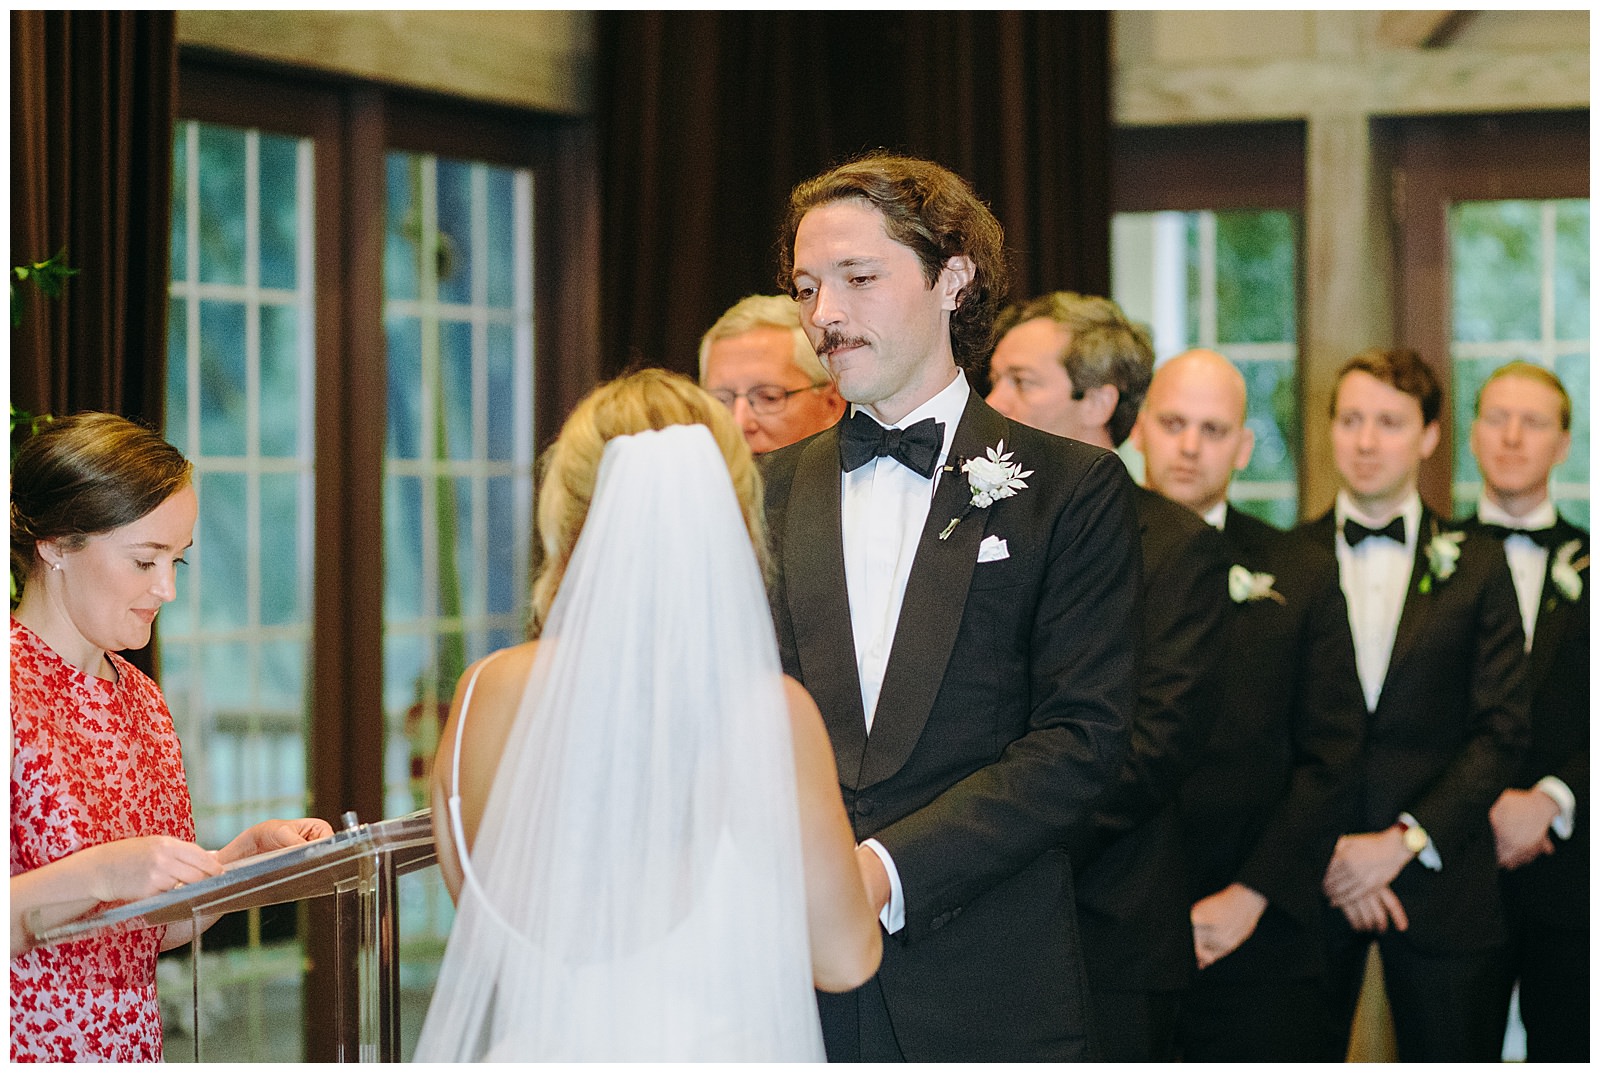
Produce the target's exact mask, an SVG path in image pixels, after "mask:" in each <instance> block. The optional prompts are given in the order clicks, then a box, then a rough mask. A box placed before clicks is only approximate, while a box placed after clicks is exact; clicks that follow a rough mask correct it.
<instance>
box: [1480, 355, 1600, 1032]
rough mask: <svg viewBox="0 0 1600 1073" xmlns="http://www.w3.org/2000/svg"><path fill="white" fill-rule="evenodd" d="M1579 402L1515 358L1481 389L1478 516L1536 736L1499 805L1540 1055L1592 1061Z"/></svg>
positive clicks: (1514, 980)
mask: <svg viewBox="0 0 1600 1073" xmlns="http://www.w3.org/2000/svg"><path fill="white" fill-rule="evenodd" d="M1571 426H1572V400H1571V398H1570V397H1568V395H1567V389H1566V388H1565V387H1564V386H1562V383H1561V381H1560V380H1559V379H1557V378H1556V375H1555V374H1554V373H1552V372H1550V370H1548V369H1545V368H1543V367H1542V366H1539V365H1533V364H1530V363H1528V362H1522V361H1517V362H1512V363H1511V364H1509V365H1504V366H1501V367H1500V368H1498V369H1496V370H1495V371H1494V372H1493V373H1491V374H1489V379H1488V380H1487V381H1485V382H1484V385H1483V387H1482V388H1481V389H1480V390H1479V392H1478V399H1477V406H1476V410H1475V417H1474V419H1473V422H1472V437H1471V443H1472V453H1473V456H1474V457H1476V458H1477V460H1478V469H1479V470H1480V471H1482V473H1483V494H1482V495H1481V496H1480V497H1479V499H1478V508H1477V513H1476V514H1475V515H1474V516H1473V518H1472V519H1471V520H1470V521H1468V522H1467V527H1468V528H1469V529H1475V530H1477V531H1478V532H1481V533H1483V534H1484V535H1486V536H1491V537H1494V538H1496V539H1498V540H1500V541H1501V542H1502V543H1503V546H1504V547H1505V553H1506V560H1507V562H1508V565H1509V566H1510V568H1511V577H1512V581H1513V582H1514V583H1515V584H1516V589H1517V604H1518V610H1519V611H1520V612H1521V614H1522V627H1523V631H1524V633H1525V635H1526V641H1525V645H1526V647H1527V649H1528V652H1529V663H1528V670H1529V678H1530V679H1531V681H1532V689H1533V703H1532V706H1531V713H1532V726H1533V744H1532V746H1531V748H1530V749H1529V750H1528V754H1527V756H1526V758H1525V759H1524V760H1523V762H1522V766H1521V767H1520V769H1519V770H1518V772H1517V775H1516V778H1515V780H1514V781H1513V782H1512V783H1511V786H1510V787H1509V788H1507V789H1505V790H1503V791H1501V793H1500V797H1499V799H1498V800H1496V801H1495V804H1494V807H1493V808H1491V809H1490V810H1489V822H1490V823H1491V824H1492V825H1493V827H1494V837H1495V846H1496V848H1497V850H1498V855H1499V859H1500V867H1501V869H1502V870H1503V871H1502V877H1501V890H1502V891H1503V893H1504V895H1505V901H1506V916H1507V923H1508V925H1509V928H1510V941H1509V942H1508V943H1507V946H1506V965H1505V971H1504V973H1503V974H1502V976H1501V978H1500V985H1501V996H1502V999H1501V1004H1502V1008H1505V1007H1506V1006H1508V1005H1509V1003H1510V1000H1511V990H1512V987H1513V985H1516V986H1517V988H1518V1005H1519V1007H1520V1009H1521V1012H1522V1023H1523V1026H1524V1027H1525V1028H1526V1029H1527V1034H1528V1060H1529V1061H1530V1062H1587V1061H1588V1060H1589V830H1588V824H1589V816H1590V812H1589V584H1588V582H1589V569H1588V561H1589V534H1588V533H1587V532H1586V531H1584V530H1583V529H1580V528H1578V527H1577V526H1575V525H1573V524H1572V523H1571V522H1569V521H1567V520H1566V519H1565V518H1563V517H1561V516H1560V515H1559V514H1557V513H1556V508H1555V504H1554V503H1553V502H1551V499H1550V471H1551V470H1552V469H1553V468H1554V467H1555V466H1556V465H1557V464H1558V463H1560V462H1562V461H1563V460H1564V459H1565V458H1566V457H1567V450H1568V448H1569V447H1570V446H1571V442H1572V432H1571Z"/></svg>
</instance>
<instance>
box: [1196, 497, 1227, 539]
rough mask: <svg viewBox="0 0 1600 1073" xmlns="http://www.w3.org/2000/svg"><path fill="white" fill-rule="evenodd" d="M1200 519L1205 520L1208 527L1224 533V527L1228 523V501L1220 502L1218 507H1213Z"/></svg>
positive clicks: (1222, 500) (1217, 504)
mask: <svg viewBox="0 0 1600 1073" xmlns="http://www.w3.org/2000/svg"><path fill="white" fill-rule="evenodd" d="M1200 517H1202V518H1204V519H1205V523H1206V524H1207V525H1209V526H1210V527H1211V528H1213V529H1215V530H1217V532H1219V533H1220V532H1221V531H1222V527H1223V526H1224V525H1226V524H1227V521H1228V501H1227V500H1226V499H1221V500H1218V501H1217V503H1216V505H1214V506H1213V507H1211V509H1210V510H1207V511H1206V512H1205V513H1204V514H1202V515H1200Z"/></svg>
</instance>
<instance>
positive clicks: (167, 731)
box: [11, 414, 332, 1062]
mask: <svg viewBox="0 0 1600 1073" xmlns="http://www.w3.org/2000/svg"><path fill="white" fill-rule="evenodd" d="M189 473H190V466H189V463H188V462H187V461H186V460H185V459H184V458H183V456H182V455H181V454H180V453H179V452H178V451H177V450H176V449H175V448H173V447H172V446H171V445H169V444H167V443H166V442H164V441H163V440H162V439H161V438H160V437H159V436H156V435H155V434H154V433H152V432H150V431H149V430H147V429H144V428H141V427H140V426H138V425H135V424H133V423H132V422H129V421H126V420H124V419H123V418H120V417H115V416H112V415H110V414H80V415H78V416H77V417H71V418H65V419H63V420H60V421H56V422H54V423H53V424H51V425H49V426H47V427H46V428H45V429H44V430H42V431H41V432H40V433H38V434H37V435H36V436H34V437H33V438H32V439H30V440H29V441H27V443H25V444H24V445H23V446H22V447H21V449H20V450H18V452H17V453H16V457H15V462H14V464H13V467H12V475H11V553H12V558H13V562H14V564H16V565H17V566H19V567H20V568H21V571H22V572H23V574H24V575H25V577H26V582H25V585H24V587H23V592H22V599H21V602H20V603H19V604H18V606H17V608H16V610H15V611H14V612H13V613H12V618H11V1059H12V1061H68V1062H70V1061H86V1060H105V1061H119V1062H132V1061H159V1060H160V1059H161V1018H160V1015H159V1013H158V1010H157V1007H156V989H155V968H156V954H157V952H158V951H160V950H163V949H167V948H169V947H173V946H177V945H180V944H182V943H185V942H187V941H189V939H190V938H191V935H190V932H191V926H190V925H172V926H169V927H167V928H164V929H163V928H154V929H149V930H145V931H138V932H127V933H123V934H115V935H111V936H106V937H98V938H91V939H84V940H80V941H77V942H70V943H62V944H59V945H56V946H47V947H37V948H35V947H33V946H32V944H31V940H30V937H29V932H28V930H27V928H26V927H25V926H24V924H25V921H26V919H27V915H28V914H29V913H30V912H31V911H33V910H39V911H40V914H41V916H42V917H43V918H44V921H45V923H56V922H60V921H64V920H69V919H72V918H73V917H76V916H79V915H81V914H83V913H86V912H88V911H90V910H92V909H94V908H95V907H97V906H100V905H103V904H106V903H113V904H114V903H118V902H126V901H132V900H134V899H137V898H143V897H148V896H149V895H152V894H156V893H159V892H161V891H164V890H171V889H173V888H174V887H176V886H179V885H181V884H184V883H189V882H193V881H195V880H199V879H204V878H205V877H206V876H211V875H216V874H218V873H219V872H221V871H222V867H223V865H225V864H227V863H228V862H230V861H233V860H238V859H240V858H243V857H248V856H251V855H253V854H256V853H261V852H265V851H267V850H272V849H278V848H281V847H283V846H289V845H295V844H297V843H299V842H303V841H310V840H312V839H315V838H321V837H324V836H326V835H329V834H331V833H332V831H331V829H330V828H329V826H328V824H327V823H325V822H324V821H322V820H315V819H304V820H293V821H284V820H268V821H265V822H263V823H259V824H256V825H255V826H254V827H251V828H250V829H249V830H247V831H245V832H244V833H243V834H241V835H240V836H239V837H238V838H236V839H234V840H233V841H232V842H230V843H229V844H228V845H227V846H225V847H223V848H222V849H220V850H217V851H215V852H211V851H208V850H205V849H202V848H201V847H199V846H197V845H195V843H194V834H195V832H194V818H193V815H192V813H191V811H190V805H189V790H188V786H187V784H186V783H185V781H184V775H183V758H182V754H181V752H180V750H179V747H178V738H177V735H176V734H175V733H174V731H173V726H172V716H171V714H170V713H169V712H168V710H167V705H166V701H165V700H163V699H162V696H161V691H160V690H159V689H158V688H157V687H156V684H155V683H154V682H152V681H151V680H150V679H149V678H148V677H146V676H145V675H144V674H142V673H140V672H139V670H138V669H136V668H135V667H134V666H133V665H132V664H130V663H129V662H128V661H127V660H125V659H123V658H122V657H121V656H119V655H117V654H116V653H117V652H119V651H121V650H123V649H130V648H142V647H144V646H145V645H146V644H148V643H149V641H150V630H151V625H152V623H154V621H155V617H156V613H157V611H158V610H159V609H160V608H161V605H162V604H164V603H166V602H167V601H169V600H171V599H173V598H174V596H175V595H176V590H175V583H176V578H175V574H176V570H177V565H178V564H179V563H181V562H182V561H183V559H182V556H183V553H184V551H185V550H186V549H187V548H188V547H189V545H190V543H191V537H192V534H193V532H194V524H195V517H196V513H197V503H196V499H195V493H194V489H193V487H191V485H190V482H189Z"/></svg>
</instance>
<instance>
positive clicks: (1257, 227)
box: [1111, 209, 1300, 529]
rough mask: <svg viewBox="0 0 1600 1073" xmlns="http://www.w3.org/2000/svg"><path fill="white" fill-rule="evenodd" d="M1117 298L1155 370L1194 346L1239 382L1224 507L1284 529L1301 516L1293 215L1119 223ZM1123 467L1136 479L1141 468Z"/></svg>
mask: <svg viewBox="0 0 1600 1073" xmlns="http://www.w3.org/2000/svg"><path fill="white" fill-rule="evenodd" d="M1111 237H1112V262H1111V263H1112V268H1111V278H1112V298H1113V300H1115V301H1116V303H1117V304H1118V305H1119V306H1121V307H1122V309H1123V311H1124V312H1125V313H1127V314H1128V316H1130V317H1132V318H1133V319H1134V320H1137V321H1140V322H1142V323H1144V324H1146V325H1147V326H1148V327H1149V328H1150V333H1151V341H1152V343H1153V345H1154V347H1155V353H1156V364H1157V365H1158V366H1159V365H1160V364H1161V363H1162V362H1163V361H1165V360H1166V359H1168V358H1170V357H1172V356H1173V355H1175V354H1178V353H1181V352H1182V351H1184V350H1188V349H1191V348H1194V347H1205V348H1207V349H1211V350H1216V351H1218V352H1220V353H1221V354H1223V355H1224V356H1226V357H1227V358H1228V359H1229V360H1230V361H1232V362H1233V363H1234V364H1235V365H1236V366H1238V368H1239V370H1240V371H1241V372H1242V373H1243V374H1244V378H1245V386H1246V390H1247V396H1248V409H1247V413H1246V418H1245V420H1246V422H1247V423H1248V424H1249V426H1250V427H1251V429H1253V430H1254V432H1255V450H1254V451H1253V452H1252V454H1251V458H1250V465H1249V467H1248V468H1247V469H1246V470H1245V471H1244V472H1242V473H1240V474H1239V475H1238V476H1237V477H1235V478H1234V481H1233V485H1232V487H1231V489H1230V491H1229V496H1228V498H1229V501H1230V502H1232V503H1234V504H1235V505H1236V506H1238V507H1240V508H1241V509H1243V510H1246V511H1249V512H1250V513H1252V514H1255V515H1257V516H1258V517H1260V518H1262V519H1264V520H1266V521H1268V522H1271V523H1273V524H1274V525H1277V526H1279V527H1280V528H1285V529H1286V528H1289V527H1291V526H1293V525H1294V524H1295V521H1296V520H1297V512H1298V508H1299V483H1298V481H1299V472H1298V465H1299V450H1300V402H1299V390H1298V361H1299V341H1298V335H1299V333H1298V318H1299V289H1298V286H1297V281H1298V279H1299V274H1300V273H1299V264H1300V261H1299V258H1300V218H1299V213H1297V212H1294V211H1290V210H1285V209H1233V210H1218V211H1214V212H1213V211H1210V210H1200V211H1193V212H1175V211H1166V212H1119V213H1117V214H1116V215H1115V216H1113V217H1112V221H1111ZM1122 453H1123V456H1124V459H1125V460H1126V461H1128V463H1129V467H1130V469H1132V470H1133V471H1134V473H1135V474H1136V475H1137V474H1142V472H1143V459H1142V458H1140V457H1139V456H1138V454H1137V452H1135V451H1133V450H1132V448H1131V447H1127V446H1125V447H1124V450H1123V452H1122Z"/></svg>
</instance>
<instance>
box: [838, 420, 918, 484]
mask: <svg viewBox="0 0 1600 1073" xmlns="http://www.w3.org/2000/svg"><path fill="white" fill-rule="evenodd" d="M943 445H944V425H943V424H942V423H941V422H938V421H935V420H934V419H933V418H931V417H925V418H923V419H922V420H921V421H918V422H917V423H916V424H914V425H912V426H911V427H910V428H884V427H883V426H882V425H880V424H878V423H877V422H876V421H874V420H873V419H872V418H871V417H869V416H867V414H865V413H863V412H862V411H860V410H857V411H856V412H855V414H854V415H853V416H852V417H851V418H850V420H848V421H846V422H845V423H844V424H843V425H841V426H840V428H839V466H840V468H842V469H843V470H844V471H845V472H846V473H849V472H850V471H851V470H855V469H860V468H861V467H862V466H864V465H866V464H867V463H868V462H871V461H872V460H873V459H874V458H881V457H883V456H884V455H887V456H889V457H890V458H893V459H894V460H895V461H897V462H899V463H901V464H902V465H904V466H905V467H906V468H907V469H909V470H911V471H912V472H913V473H916V474H918V475H920V476H923V477H931V476H933V467H934V464H935V463H937V462H938V461H939V448H940V447H942V446H943Z"/></svg>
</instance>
